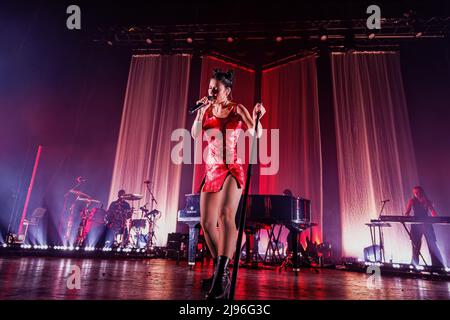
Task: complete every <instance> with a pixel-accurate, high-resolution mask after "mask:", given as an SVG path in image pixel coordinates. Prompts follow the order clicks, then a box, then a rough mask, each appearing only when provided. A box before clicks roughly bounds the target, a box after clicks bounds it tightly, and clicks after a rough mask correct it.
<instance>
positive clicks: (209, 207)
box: [200, 192, 221, 258]
mask: <svg viewBox="0 0 450 320" xmlns="http://www.w3.org/2000/svg"><path fill="white" fill-rule="evenodd" d="M220 202H221V194H220V192H202V193H201V194H200V224H201V226H202V229H203V232H204V234H205V240H206V244H207V245H208V248H209V251H210V252H211V255H212V256H213V258H216V257H217V251H218V246H219V230H218V228H217V223H218V219H219V210H220Z"/></svg>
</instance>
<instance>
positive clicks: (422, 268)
mask: <svg viewBox="0 0 450 320" xmlns="http://www.w3.org/2000/svg"><path fill="white" fill-rule="evenodd" d="M416 269H417V270H420V271H422V270H424V269H425V268H424V267H423V266H416Z"/></svg>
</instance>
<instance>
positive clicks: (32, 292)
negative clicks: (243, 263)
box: [0, 257, 450, 300]
mask: <svg viewBox="0 0 450 320" xmlns="http://www.w3.org/2000/svg"><path fill="white" fill-rule="evenodd" d="M74 265H76V266H78V267H79V268H80V272H81V273H80V275H81V277H80V280H81V281H80V282H81V288H80V289H68V288H67V278H68V277H69V275H70V274H71V270H72V266H74ZM211 272H212V266H202V265H201V264H197V265H196V266H195V268H194V269H193V270H189V268H188V266H187V264H186V262H183V261H182V262H181V263H180V264H179V265H176V263H175V261H173V260H164V259H147V260H111V259H107V260H102V259H67V258H41V257H0V299H2V300H9V299H51V300H53V299H58V300H59V299H88V300H98V299H108V300H109V299H113V300H115V299H123V300H125V299H133V300H135V299H138V300H201V299H202V297H203V294H202V291H201V286H200V279H202V278H204V277H207V276H209V274H210V273H211ZM367 279H368V275H366V274H363V273H356V272H349V271H342V270H334V269H320V270H319V273H316V272H314V271H313V270H308V269H304V270H302V271H301V272H300V274H299V275H298V276H295V275H294V274H293V272H292V271H288V272H281V273H278V271H275V270H267V269H264V270H262V269H258V270H254V269H244V268H241V269H239V281H238V286H237V290H236V296H235V297H236V299H237V300H260V299H261V300H280V299H281V300H285V299H286V300H297V299H300V300H311V299H313V300H317V299H333V300H342V299H352V300H367V299H370V300H374V299H376V300H378V299H402V300H418V299H450V282H446V281H436V280H425V279H415V278H400V277H394V276H383V277H382V278H381V282H380V287H379V289H373V288H369V287H368V286H367Z"/></svg>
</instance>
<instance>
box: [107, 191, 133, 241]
mask: <svg viewBox="0 0 450 320" xmlns="http://www.w3.org/2000/svg"><path fill="white" fill-rule="evenodd" d="M125 194H126V192H125V190H119V192H118V194H117V200H115V201H113V202H111V204H110V205H109V209H108V213H107V218H106V220H107V227H108V229H109V231H108V236H107V237H106V239H105V240H106V241H109V243H110V245H109V247H111V246H112V244H113V243H112V242H113V241H114V239H115V237H116V236H117V235H121V238H122V240H121V242H122V243H120V244H121V245H122V246H124V245H126V244H125V243H124V242H126V240H127V238H128V230H126V229H127V228H126V220H128V219H130V218H131V215H132V210H131V206H130V204H129V203H128V202H126V201H125V199H124V195H125ZM123 240H125V241H123ZM105 246H108V245H107V244H106V243H105Z"/></svg>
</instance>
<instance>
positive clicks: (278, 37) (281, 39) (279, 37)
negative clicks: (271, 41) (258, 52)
mask: <svg viewBox="0 0 450 320" xmlns="http://www.w3.org/2000/svg"><path fill="white" fill-rule="evenodd" d="M275 41H276V42H278V43H280V42H281V41H283V37H282V36H277V37H276V38H275Z"/></svg>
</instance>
